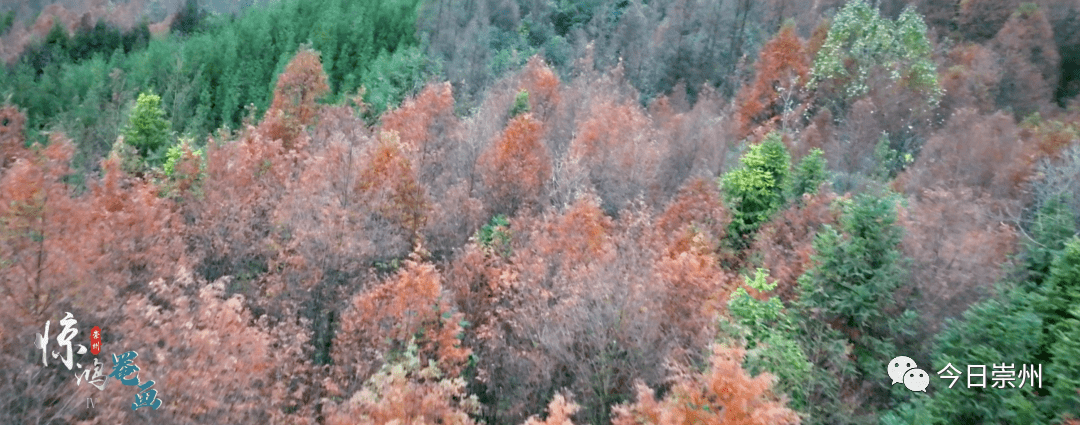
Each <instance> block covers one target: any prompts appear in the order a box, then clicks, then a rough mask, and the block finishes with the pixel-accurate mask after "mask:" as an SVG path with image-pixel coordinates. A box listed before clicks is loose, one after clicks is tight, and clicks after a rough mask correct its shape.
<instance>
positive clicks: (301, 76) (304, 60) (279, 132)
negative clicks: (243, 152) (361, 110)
mask: <svg viewBox="0 0 1080 425" xmlns="http://www.w3.org/2000/svg"><path fill="white" fill-rule="evenodd" d="M319 56H320V55H319V52H316V51H314V50H311V48H310V47H306V46H304V47H301V48H300V49H299V50H298V51H297V52H296V56H294V57H293V58H292V60H291V61H289V64H288V65H286V66H285V71H284V72H283V73H282V74H281V75H280V76H278V80H277V85H276V86H275V87H274V99H273V101H271V102H270V109H269V110H267V111H266V116H267V118H264V119H263V122H262V125H261V126H260V127H261V130H262V132H263V134H264V135H266V137H268V138H270V139H281V140H282V147H283V148H284V149H285V150H290V149H294V148H296V147H299V146H301V145H300V144H299V143H298V141H297V140H296V138H297V137H299V135H300V133H301V132H302V131H303V129H304V128H305V127H306V126H308V125H310V124H312V123H313V122H314V120H315V117H316V112H317V105H316V104H315V101H316V100H318V99H319V98H320V97H322V96H323V95H324V94H326V92H327V91H328V90H329V86H327V84H326V72H325V71H324V70H323V65H322V62H321V60H320V58H319Z"/></svg>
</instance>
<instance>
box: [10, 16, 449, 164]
mask: <svg viewBox="0 0 1080 425" xmlns="http://www.w3.org/2000/svg"><path fill="white" fill-rule="evenodd" d="M418 4H419V0H394V1H384V2H375V1H368V0H285V1H280V2H271V3H269V4H267V5H265V6H260V7H252V8H250V9H248V10H246V11H245V13H244V14H243V15H241V16H239V17H230V16H224V15H205V13H203V12H202V11H198V10H197V5H196V3H195V2H194V1H190V2H188V3H187V4H186V6H185V9H184V10H185V12H184V13H185V14H187V15H185V16H187V18H184V19H183V20H182V22H181V24H183V25H184V26H185V27H184V28H183V29H181V28H177V29H178V30H182V31H183V32H184V33H185V35H184V37H178V36H175V35H170V36H165V37H159V38H154V39H152V40H151V39H150V33H149V28H148V27H147V26H146V25H140V26H138V27H136V28H135V29H133V30H131V31H128V32H120V31H119V30H118V29H116V28H114V27H111V26H109V25H108V24H104V23H102V24H99V25H96V26H95V27H93V28H92V29H89V30H86V31H83V32H79V33H76V34H75V36H74V37H68V35H67V33H66V31H64V30H63V28H59V29H56V30H54V31H53V32H52V33H51V35H50V36H49V37H47V38H46V39H45V40H44V41H43V42H42V43H40V44H38V45H34V46H31V47H29V48H28V49H26V51H25V52H24V54H23V57H22V58H21V59H20V61H19V62H18V63H16V64H15V65H13V66H12V67H11V68H9V71H10V72H4V73H0V97H8V96H10V99H11V102H12V103H14V104H17V105H19V106H20V107H22V108H24V109H25V111H26V114H27V122H26V131H27V133H28V134H27V138H28V139H30V140H32V141H39V140H42V141H43V139H44V137H43V136H42V135H41V134H42V132H44V131H49V130H52V129H53V128H55V127H56V126H57V124H63V128H62V129H63V130H64V131H65V133H67V134H69V135H72V136H73V137H74V136H76V135H80V136H82V135H87V134H92V136H93V137H75V140H76V143H78V144H80V145H79V146H78V149H79V152H80V155H84V156H85V157H86V159H85V161H84V162H85V163H87V164H96V163H97V160H98V159H100V157H101V156H102V155H104V154H105V152H104V149H103V148H96V147H102V146H104V147H107V146H109V145H110V143H111V142H112V141H113V140H115V138H116V133H115V131H116V127H118V126H113V130H112V131H113V133H112V134H108V133H109V131H105V130H103V129H106V127H105V124H106V123H104V122H99V121H101V120H100V119H99V118H96V117H103V116H109V114H110V110H111V109H110V108H112V109H118V108H117V105H123V104H125V103H127V102H130V101H132V100H134V99H135V98H136V97H137V94H138V93H140V92H150V91H153V92H155V93H158V94H159V95H160V107H161V108H162V110H164V111H165V112H166V115H167V116H168V117H170V120H171V121H172V123H173V128H175V129H177V130H179V131H182V132H184V133H188V134H191V135H193V136H194V137H196V139H197V140H200V139H202V137H203V136H205V135H206V134H208V133H210V132H212V131H214V130H215V129H218V128H220V127H223V126H227V127H230V128H238V127H239V126H240V125H241V124H242V120H243V119H244V117H245V116H247V115H248V114H247V111H246V110H245V108H247V107H248V105H252V104H253V105H255V107H254V111H255V112H256V113H257V114H262V113H264V112H265V111H266V110H267V108H268V107H269V104H270V101H271V98H272V90H273V87H274V82H275V78H276V76H277V75H278V74H279V73H280V72H281V71H282V70H283V69H284V67H285V64H286V63H287V62H288V60H289V59H290V58H291V57H292V56H293V55H294V54H295V53H296V51H297V48H298V46H299V45H300V44H302V43H306V42H309V41H310V42H311V47H312V48H313V49H315V50H318V51H320V52H321V53H322V55H321V57H322V61H323V65H324V68H325V70H326V72H327V75H328V84H329V86H330V88H331V93H330V96H329V97H328V100H329V101H331V102H333V101H338V100H340V98H341V94H342V93H355V92H356V91H357V89H358V88H359V87H360V84H361V83H364V84H365V85H366V86H367V88H368V94H369V100H370V101H371V103H372V104H373V105H375V107H374V108H373V109H374V110H375V111H376V112H378V111H381V110H384V109H385V108H386V106H387V105H388V104H389V105H394V104H396V103H397V102H400V101H401V99H403V98H404V97H405V96H407V95H409V94H411V93H412V92H414V91H415V90H416V89H417V88H419V87H420V86H422V85H423V82H424V81H425V80H426V76H427V75H429V74H428V73H429V72H434V71H432V70H431V68H432V66H431V65H430V63H429V62H428V61H427V59H426V58H425V57H424V56H423V54H422V53H421V50H420V49H418V48H417V47H416V46H417V45H418V40H417V39H416V37H415V35H414V34H415V28H416V27H415V25H416V21H415V18H416V7H417V5H418ZM189 18H190V19H189ZM196 18H197V19H196ZM178 25H179V24H178ZM162 153H164V152H162ZM95 156H96V157H95Z"/></svg>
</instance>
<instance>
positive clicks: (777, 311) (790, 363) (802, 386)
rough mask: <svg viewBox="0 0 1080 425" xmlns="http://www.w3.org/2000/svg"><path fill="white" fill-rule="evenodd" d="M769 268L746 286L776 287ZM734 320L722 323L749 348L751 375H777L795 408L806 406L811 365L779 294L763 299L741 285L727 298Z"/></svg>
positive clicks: (764, 289)
mask: <svg viewBox="0 0 1080 425" xmlns="http://www.w3.org/2000/svg"><path fill="white" fill-rule="evenodd" d="M766 276H768V271H767V270H765V269H760V268H759V269H757V271H756V272H755V274H754V277H753V278H750V277H749V276H747V277H746V285H747V286H749V287H751V288H753V289H755V290H757V291H758V292H761V293H766V292H769V291H772V290H773V289H776V283H769V282H768V281H767V280H766ZM728 312H729V313H730V314H731V318H732V319H733V321H732V322H729V323H726V325H727V326H723V327H722V328H724V329H723V330H724V331H725V332H724V333H726V334H728V335H731V336H735V337H737V339H739V340H742V341H735V342H736V343H740V344H745V345H746V348H747V350H748V351H747V354H746V359H745V361H744V362H743V367H745V368H746V369H747V371H749V372H750V374H751V375H757V374H759V373H761V372H769V373H771V374H773V375H775V376H776V377H777V383H776V387H775V388H776V389H777V390H779V391H782V392H784V393H786V394H788V395H789V396H791V406H792V407H793V408H795V409H796V410H802V409H803V408H805V407H806V402H807V399H806V382H807V381H808V380H809V378H810V370H811V367H812V365H811V364H810V362H809V360H807V358H806V355H805V354H804V353H803V351H802V347H801V346H800V345H799V343H798V342H797V341H796V340H795V339H794V336H795V334H796V326H795V323H794V322H793V321H792V319H791V317H790V316H789V315H788V314H787V313H785V312H784V305H783V303H782V302H780V299H779V298H778V297H770V298H769V299H768V300H766V301H760V300H758V299H756V298H754V297H752V296H750V294H749V293H748V292H747V291H746V290H745V289H743V288H741V287H740V288H738V289H736V290H735V292H734V293H733V294H732V295H731V298H730V299H729V301H728Z"/></svg>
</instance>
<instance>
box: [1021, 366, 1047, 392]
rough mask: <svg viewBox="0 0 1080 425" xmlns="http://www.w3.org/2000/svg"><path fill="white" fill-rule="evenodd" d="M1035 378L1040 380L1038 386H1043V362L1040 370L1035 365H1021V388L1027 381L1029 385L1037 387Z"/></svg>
mask: <svg viewBox="0 0 1080 425" xmlns="http://www.w3.org/2000/svg"><path fill="white" fill-rule="evenodd" d="M1035 379H1038V380H1039V386H1038V388H1042V363H1040V364H1039V370H1035V365H1027V364H1026V365H1020V388H1024V382H1025V381H1027V383H1028V386H1029V387H1032V388H1036V386H1035Z"/></svg>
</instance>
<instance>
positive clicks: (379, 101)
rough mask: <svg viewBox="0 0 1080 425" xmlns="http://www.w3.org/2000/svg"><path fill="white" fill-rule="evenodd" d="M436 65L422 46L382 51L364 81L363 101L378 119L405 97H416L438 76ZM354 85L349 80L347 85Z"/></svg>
mask: <svg viewBox="0 0 1080 425" xmlns="http://www.w3.org/2000/svg"><path fill="white" fill-rule="evenodd" d="M436 73H437V70H436V68H435V65H434V64H433V63H432V62H431V61H429V60H428V59H427V57H425V56H424V54H423V52H422V51H421V50H420V48H419V47H416V46H410V47H407V48H403V49H399V50H398V51H396V52H394V53H388V52H386V51H383V52H381V53H379V56H378V57H377V58H375V60H374V61H372V62H371V64H370V65H369V67H368V69H367V71H366V72H365V73H364V75H363V77H362V78H361V82H362V83H363V85H364V90H365V92H364V102H365V103H367V104H368V105H369V106H370V107H371V111H370V112H371V114H372V116H378V115H379V114H381V113H383V112H384V111H386V110H387V109H388V108H389V107H392V106H394V105H397V104H400V103H401V101H402V100H404V99H405V97H406V96H409V95H413V94H416V93H417V92H418V91H420V89H421V88H422V87H423V85H424V82H425V81H427V79H428V78H429V77H430V76H432V75H434V74H436ZM350 83H351V78H347V81H346V84H347V85H349V84H350Z"/></svg>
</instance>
